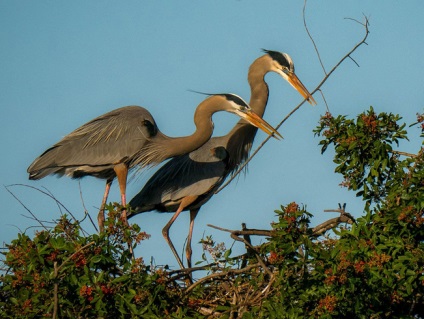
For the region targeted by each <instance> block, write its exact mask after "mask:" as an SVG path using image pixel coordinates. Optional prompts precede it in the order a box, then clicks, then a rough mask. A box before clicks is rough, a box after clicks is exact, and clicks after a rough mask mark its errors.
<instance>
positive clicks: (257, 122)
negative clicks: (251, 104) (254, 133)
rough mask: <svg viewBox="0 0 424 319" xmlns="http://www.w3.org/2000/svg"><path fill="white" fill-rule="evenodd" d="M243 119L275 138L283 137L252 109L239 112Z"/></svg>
mask: <svg viewBox="0 0 424 319" xmlns="http://www.w3.org/2000/svg"><path fill="white" fill-rule="evenodd" d="M239 115H241V117H242V118H243V119H245V120H246V121H248V122H249V123H250V124H252V125H253V126H256V127H257V128H259V129H261V130H262V131H264V132H265V133H266V134H268V135H272V136H273V137H275V138H276V139H277V140H279V139H280V138H283V137H282V136H281V134H280V133H278V131H277V130H276V129H275V128H273V127H272V126H271V124H269V123H268V122H267V121H265V120H264V119H263V118H261V117H260V116H259V115H257V114H256V113H254V112H253V111H252V110H246V111H245V112H244V113H241V114H239Z"/></svg>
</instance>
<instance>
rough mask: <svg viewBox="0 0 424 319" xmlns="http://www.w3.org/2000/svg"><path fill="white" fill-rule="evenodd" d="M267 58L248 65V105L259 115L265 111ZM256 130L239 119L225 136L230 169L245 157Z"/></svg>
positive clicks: (266, 99) (266, 101) (263, 57)
mask: <svg viewBox="0 0 424 319" xmlns="http://www.w3.org/2000/svg"><path fill="white" fill-rule="evenodd" d="M267 59H268V57H267V56H262V57H260V58H258V59H256V60H255V61H254V62H253V63H252V65H251V66H250V68H249V73H248V76H247V79H248V82H249V85H250V91H251V93H250V103H249V104H250V107H251V108H252V109H253V110H254V111H255V113H256V114H258V115H259V116H261V117H262V116H263V114H264V113H265V108H266V105H267V103H268V94H269V90H268V85H267V84H266V82H265V75H266V74H267V73H268V72H269V71H270V68H269V65H268V63H267V61H268V60H267ZM257 130H258V129H257V128H256V127H254V126H252V125H250V124H249V123H247V122H246V121H244V120H240V121H238V122H237V124H236V125H235V126H234V127H233V129H232V130H231V131H230V132H229V133H228V134H227V135H226V136H225V138H226V139H227V151H228V152H229V154H230V156H229V166H230V167H231V169H235V168H236V167H237V166H238V165H239V164H240V163H241V162H243V161H244V160H246V159H247V157H248V155H249V152H250V149H251V148H252V143H253V140H254V139H255V135H256V132H257Z"/></svg>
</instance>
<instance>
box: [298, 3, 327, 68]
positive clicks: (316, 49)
mask: <svg viewBox="0 0 424 319" xmlns="http://www.w3.org/2000/svg"><path fill="white" fill-rule="evenodd" d="M306 2H307V0H305V2H304V5H303V25H304V26H305V30H306V33H308V36H309V39H311V41H312V44H313V45H314V48H315V52H316V53H317V56H318V60H319V63H320V64H321V67H322V70H323V71H324V74H327V71H325V67H324V63H322V60H321V55H320V54H319V50H318V47H317V45H316V44H315V41H314V38H313V37H312V35H311V33H310V32H309V28H308V26H307V25H306V15H305V11H306Z"/></svg>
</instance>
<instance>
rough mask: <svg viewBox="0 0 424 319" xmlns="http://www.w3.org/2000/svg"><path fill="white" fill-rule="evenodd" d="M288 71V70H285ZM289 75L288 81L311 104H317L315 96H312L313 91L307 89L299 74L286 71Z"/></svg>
mask: <svg viewBox="0 0 424 319" xmlns="http://www.w3.org/2000/svg"><path fill="white" fill-rule="evenodd" d="M285 73H286V72H285ZM286 74H287V76H288V81H289V83H290V84H291V86H293V87H294V88H295V89H296V90H297V91H298V92H299V93H300V94H301V95H302V96H303V97H304V98H305V99H306V100H308V102H309V103H310V104H311V105H316V104H317V102H315V100H314V98H313V97H312V95H311V93H309V91H308V90H307V89H306V87H305V86H304V85H303V83H302V82H301V81H300V80H299V78H298V77H297V75H296V74H295V73H293V72H292V73H289V72H287V73H286Z"/></svg>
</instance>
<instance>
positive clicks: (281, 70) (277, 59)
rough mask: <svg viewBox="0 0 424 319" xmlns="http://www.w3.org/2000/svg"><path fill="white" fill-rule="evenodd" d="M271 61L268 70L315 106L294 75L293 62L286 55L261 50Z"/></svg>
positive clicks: (310, 96) (312, 99)
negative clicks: (281, 78) (277, 75)
mask: <svg viewBox="0 0 424 319" xmlns="http://www.w3.org/2000/svg"><path fill="white" fill-rule="evenodd" d="M263 51H264V52H265V53H266V54H267V55H268V56H269V57H270V59H271V68H270V70H271V71H273V72H275V73H278V74H279V75H281V76H282V77H283V79H285V80H286V81H287V82H289V83H290V85H291V86H292V87H294V88H295V89H296V91H298V92H299V93H300V94H301V95H302V96H303V97H304V98H305V99H306V100H307V101H308V102H309V103H310V104H311V105H316V104H317V103H316V102H315V100H314V98H313V97H312V95H311V94H310V93H309V91H308V90H307V89H306V87H305V86H304V85H303V83H302V82H301V81H300V80H299V78H298V77H297V75H296V73H294V64H293V60H292V58H291V57H290V55H288V54H287V53H283V52H278V51H271V50H265V49H264V50H263Z"/></svg>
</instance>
